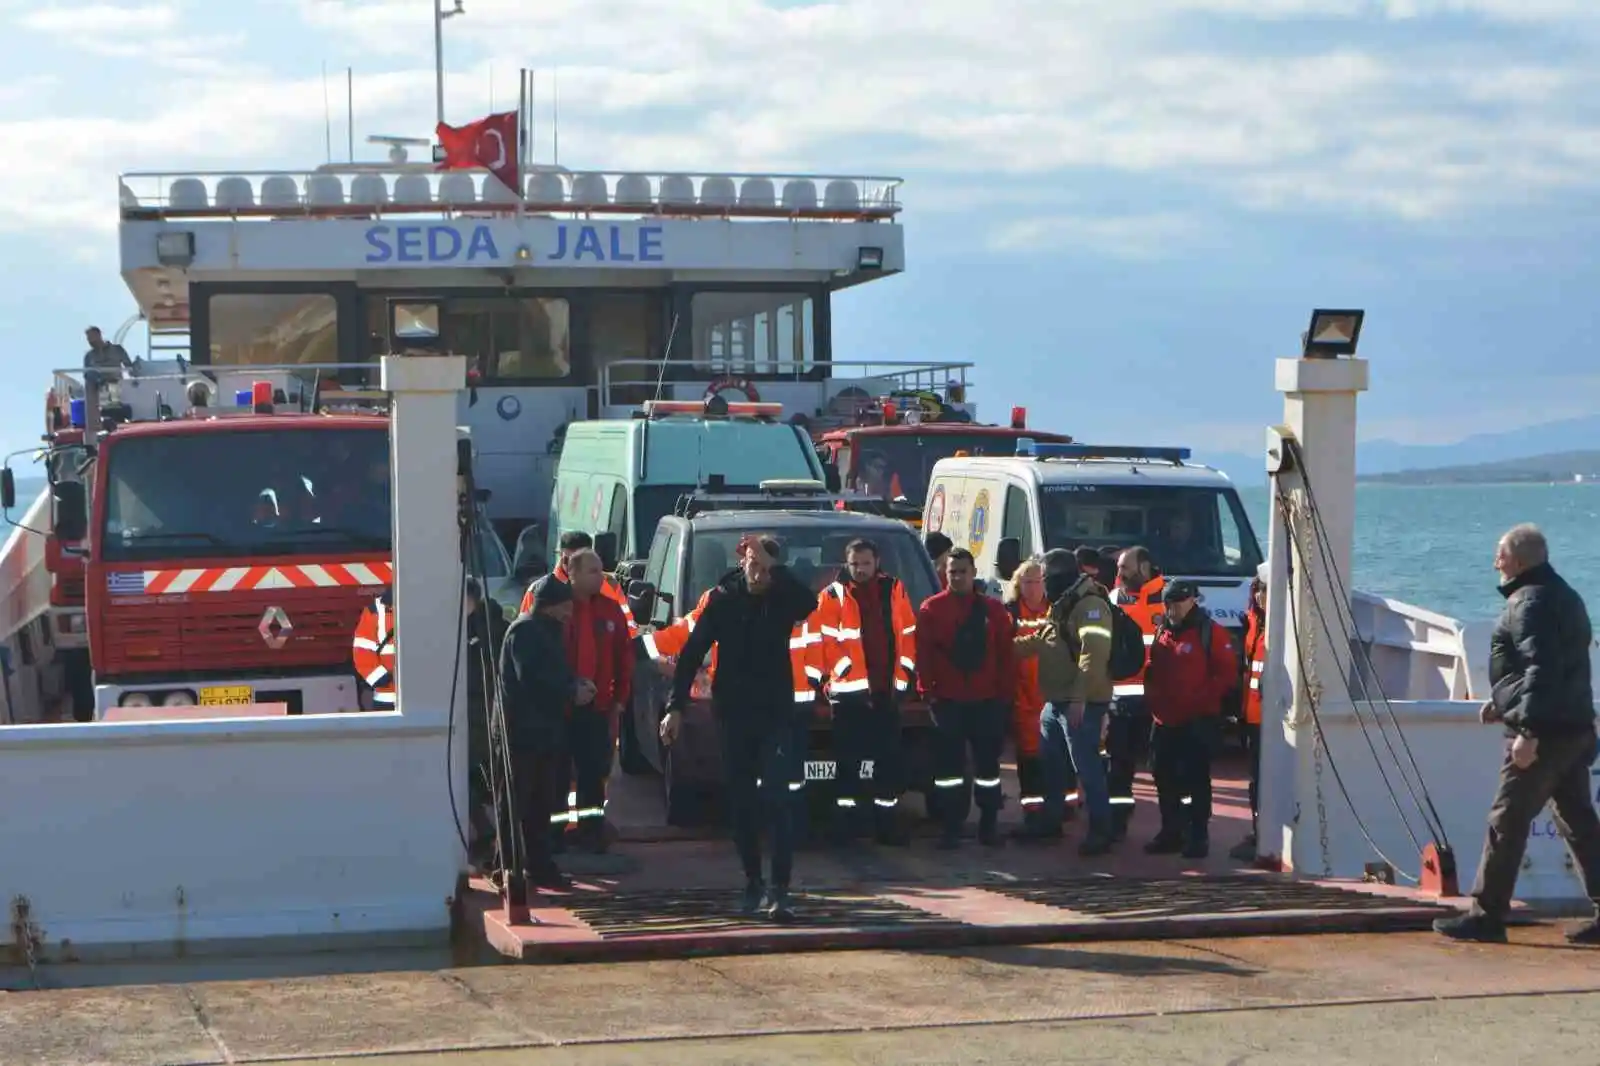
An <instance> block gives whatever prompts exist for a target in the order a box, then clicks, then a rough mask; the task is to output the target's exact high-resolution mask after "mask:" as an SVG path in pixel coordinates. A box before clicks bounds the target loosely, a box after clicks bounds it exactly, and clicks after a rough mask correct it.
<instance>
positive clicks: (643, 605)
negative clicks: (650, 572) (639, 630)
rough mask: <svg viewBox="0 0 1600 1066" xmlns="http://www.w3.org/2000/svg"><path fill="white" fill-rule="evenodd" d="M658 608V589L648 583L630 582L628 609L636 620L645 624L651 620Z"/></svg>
mask: <svg viewBox="0 0 1600 1066" xmlns="http://www.w3.org/2000/svg"><path fill="white" fill-rule="evenodd" d="M655 606H656V587H655V586H654V585H652V584H650V582H648V581H630V582H628V609H629V610H631V611H632V612H633V617H634V620H635V621H637V622H643V621H645V620H647V619H649V618H650V616H651V614H652V613H653V612H654V610H655Z"/></svg>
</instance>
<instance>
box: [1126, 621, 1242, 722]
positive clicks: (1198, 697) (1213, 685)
mask: <svg viewBox="0 0 1600 1066" xmlns="http://www.w3.org/2000/svg"><path fill="white" fill-rule="evenodd" d="M1202 626H1210V627H1211V653H1210V654H1209V655H1207V654H1206V653H1205V645H1204V644H1203V643H1202V641H1201V634H1202V629H1201V627H1202ZM1238 679H1239V662H1238V660H1237V659H1236V658H1234V654H1233V641H1232V640H1231V639H1230V638H1229V636H1228V631H1227V630H1225V629H1223V628H1222V627H1221V626H1219V625H1217V623H1216V622H1214V621H1212V619H1211V616H1210V615H1208V614H1205V613H1204V612H1203V611H1202V610H1201V609H1200V608H1198V607H1197V608H1194V609H1193V610H1191V611H1190V613H1189V616H1188V617H1187V618H1185V619H1184V620H1183V622H1182V623H1181V624H1180V625H1178V626H1177V627H1176V628H1172V629H1169V628H1168V627H1166V626H1161V627H1160V628H1159V629H1158V630H1157V631H1156V639H1155V643H1154V644H1152V645H1151V646H1150V666H1149V667H1148V668H1147V669H1146V670H1145V674H1144V685H1145V689H1144V695H1145V707H1146V708H1147V709H1148V710H1149V711H1150V717H1152V718H1154V719H1155V720H1156V723H1157V724H1158V725H1182V724H1184V723H1185V722H1192V721H1195V720H1196V719H1199V718H1210V717H1214V716H1216V715H1219V714H1221V713H1222V698H1223V697H1224V696H1226V695H1227V694H1228V692H1229V691H1231V690H1232V689H1233V687H1234V685H1236V684H1238Z"/></svg>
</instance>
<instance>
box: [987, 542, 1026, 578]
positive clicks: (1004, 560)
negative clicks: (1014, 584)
mask: <svg viewBox="0 0 1600 1066" xmlns="http://www.w3.org/2000/svg"><path fill="white" fill-rule="evenodd" d="M994 565H995V569H996V570H997V571H998V572H999V574H1000V577H1001V578H1002V579H1004V580H1006V581H1010V580H1011V575H1012V574H1014V573H1016V572H1017V567H1019V566H1021V565H1022V541H1021V540H1019V539H1018V538H1016V537H1003V538H1001V541H1000V543H999V545H998V546H997V547H996V548H995V552H994Z"/></svg>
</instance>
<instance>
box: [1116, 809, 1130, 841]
mask: <svg viewBox="0 0 1600 1066" xmlns="http://www.w3.org/2000/svg"><path fill="white" fill-rule="evenodd" d="M1132 820H1133V805H1132V804H1118V805H1117V806H1115V807H1113V808H1111V840H1112V842H1113V843H1120V842H1121V841H1124V840H1127V839H1128V823H1129V822H1131V821H1132Z"/></svg>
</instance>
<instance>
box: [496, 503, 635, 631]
mask: <svg viewBox="0 0 1600 1066" xmlns="http://www.w3.org/2000/svg"><path fill="white" fill-rule="evenodd" d="M593 549H594V538H593V537H591V536H589V534H587V533H585V532H583V531H582V530H576V529H574V530H568V531H567V532H565V533H563V534H561V544H560V547H559V548H558V551H559V555H558V556H557V558H556V568H555V569H554V570H553V571H551V572H550V573H548V574H546V575H545V576H544V577H541V578H539V579H538V581H534V582H533V583H532V584H530V585H529V586H528V590H527V591H526V592H524V593H523V594H522V603H521V605H520V606H519V607H518V608H517V609H518V610H519V611H521V612H522V613H523V614H527V613H528V612H529V611H531V610H532V609H533V591H534V589H536V588H538V587H539V582H540V581H548V580H549V579H550V578H552V577H553V578H555V579H556V580H557V581H564V582H566V583H568V584H571V583H572V578H571V577H570V576H568V573H567V566H568V564H569V563H570V562H571V561H572V555H573V553H574V552H580V551H585V550H591V551H592V550H593ZM603 576H604V579H605V580H604V583H603V584H602V585H601V586H600V594H601V595H602V596H604V597H605V598H606V599H608V600H610V601H611V602H613V603H615V604H616V605H617V606H618V607H620V608H621V609H622V617H623V618H624V619H625V620H626V621H627V623H628V636H630V637H634V636H638V634H639V627H638V626H637V625H635V624H634V621H633V608H632V607H629V606H628V595H627V593H625V592H624V591H623V590H622V586H621V584H619V583H618V582H617V579H616V578H614V577H612V576H611V575H610V574H605V575H603Z"/></svg>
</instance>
